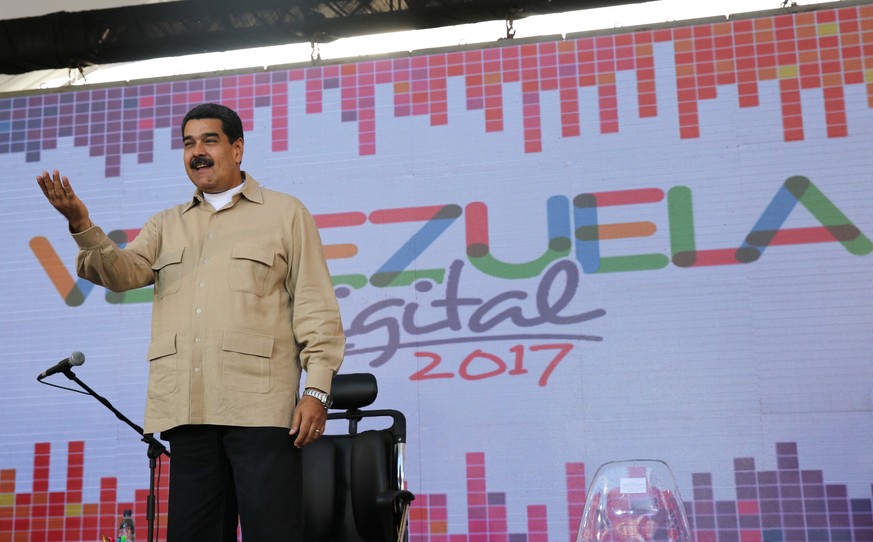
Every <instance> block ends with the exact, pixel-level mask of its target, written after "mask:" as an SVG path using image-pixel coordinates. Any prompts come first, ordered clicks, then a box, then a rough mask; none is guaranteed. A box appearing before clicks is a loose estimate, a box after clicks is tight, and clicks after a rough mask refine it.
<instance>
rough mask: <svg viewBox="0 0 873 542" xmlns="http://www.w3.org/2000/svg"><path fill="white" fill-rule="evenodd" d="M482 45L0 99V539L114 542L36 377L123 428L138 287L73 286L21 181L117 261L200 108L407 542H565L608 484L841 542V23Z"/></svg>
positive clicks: (114, 517)
mask: <svg viewBox="0 0 873 542" xmlns="http://www.w3.org/2000/svg"><path fill="white" fill-rule="evenodd" d="M499 45H500V46H494V47H485V48H475V49H470V50H460V51H454V50H452V51H445V52H436V53H433V54H427V55H419V56H410V57H398V58H390V59H378V60H361V61H358V62H349V63H344V64H339V65H312V66H306V67H294V68H290V69H284V70H278V71H269V72H258V73H250V74H229V75H220V74H216V75H214V76H209V77H205V78H189V79H183V80H176V81H169V82H148V83H143V84H129V85H125V86H118V87H109V88H94V89H88V90H69V91H63V92H52V93H42V94H35V95H29V96H20V97H11V98H3V99H0V157H2V158H0V159H2V163H3V175H4V179H5V181H4V187H6V190H7V192H6V196H5V197H4V198H3V200H2V203H0V206H2V215H0V216H2V217H3V227H2V228H0V239H2V246H3V247H4V249H5V252H6V261H5V264H4V265H3V266H2V267H0V295H2V299H3V303H2V305H0V315H2V322H3V325H2V326H0V336H2V338H3V340H2V344H3V345H4V349H3V351H2V353H0V362H2V364H0V367H2V369H0V370H2V380H0V381H2V387H3V388H2V390H3V393H2V394H0V405H2V408H3V412H4V413H5V415H4V416H3V417H2V419H0V435H2V436H0V439H2V447H0V542H5V541H19V540H34V541H36V540H87V541H92V540H98V539H99V535H100V533H101V532H102V533H106V534H110V533H111V532H112V531H114V529H115V525H117V522H118V518H119V516H120V514H121V511H122V510H124V509H132V510H134V518H135V520H136V522H137V524H138V525H141V526H142V527H141V528H144V526H145V499H144V494H145V491H146V488H147V487H148V461H147V458H146V450H145V447H144V445H143V444H142V443H141V442H139V439H138V438H137V436H136V434H135V433H134V432H133V431H131V430H130V429H128V428H127V427H126V426H123V425H121V424H120V423H119V422H118V421H117V420H116V419H115V418H114V416H112V414H111V413H109V412H108V411H107V410H106V409H104V408H103V407H102V406H101V405H99V404H98V403H97V402H96V401H94V400H93V399H91V398H88V397H85V396H81V395H74V394H72V393H68V392H63V391H61V390H58V389H54V388H49V387H45V386H41V385H39V384H38V383H37V382H36V381H35V376H36V375H38V374H39V373H40V372H42V371H43V370H44V369H45V368H46V367H49V366H51V365H53V364H54V363H55V362H57V361H58V360H60V359H62V358H64V357H67V356H68V355H69V354H70V353H71V352H72V351H74V350H78V351H82V352H84V353H85V355H86V358H87V361H86V363H85V364H84V365H83V366H81V367H78V368H77V369H76V374H77V375H78V376H79V377H80V378H81V379H82V380H83V381H85V382H86V383H87V384H88V385H90V386H91V387H92V388H94V389H95V390H97V391H98V392H99V393H101V394H102V395H104V396H106V397H107V398H108V399H109V400H110V401H112V402H113V403H114V404H115V405H116V406H117V407H118V408H119V409H120V410H121V411H122V412H124V413H126V414H127V415H128V416H130V417H131V418H133V419H134V421H138V422H141V419H142V413H143V410H144V402H145V384H146V374H147V371H148V366H147V361H146V359H145V353H146V349H147V346H148V343H149V336H150V316H151V299H152V290H151V288H143V289H140V290H136V291H131V292H124V293H112V292H108V291H106V290H104V289H103V288H100V287H95V286H93V285H91V284H89V283H87V282H85V281H83V280H81V279H78V278H77V277H76V276H75V266H74V262H75V254H76V246H75V243H74V242H73V241H72V240H71V238H70V236H69V234H68V232H67V230H66V224H65V223H64V221H63V219H62V218H61V217H60V216H59V215H58V214H57V213H56V212H55V211H54V210H52V209H51V207H50V206H49V205H48V203H47V202H45V201H44V198H43V196H42V194H41V193H40V191H39V188H38V187H37V185H36V182H35V177H36V175H37V174H39V173H40V172H41V171H43V170H51V169H54V168H57V169H60V170H61V171H62V173H63V174H65V175H67V176H69V177H70V179H71V180H72V182H73V184H74V186H75V187H76V190H77V192H78V193H79V195H80V196H81V197H82V198H83V200H85V201H86V203H88V205H89V208H90V211H91V216H92V218H93V220H94V222H95V223H97V224H99V225H100V226H102V227H103V229H104V230H105V231H107V232H110V234H109V235H110V237H112V238H113V240H115V241H116V242H117V243H118V244H119V245H122V246H123V245H124V244H126V243H127V242H129V241H130V240H132V239H133V238H135V236H136V235H137V233H138V231H139V228H140V227H141V226H142V225H143V224H144V223H145V222H146V220H147V219H148V218H149V217H150V216H151V215H152V214H154V213H156V212H158V211H159V210H161V209H164V208H166V207H169V206H172V205H176V204H178V203H181V202H184V201H186V200H187V199H188V198H190V197H191V193H192V191H193V186H192V185H191V184H190V182H189V181H188V180H187V178H186V177H185V174H184V169H183V164H182V153H181V134H180V120H181V118H182V116H183V115H184V114H185V112H187V110H188V109H189V108H190V107H191V106H192V105H194V104H197V103H200V102H204V101H214V102H221V103H224V104H226V105H228V106H230V107H233V108H235V109H236V110H237V111H238V112H239V113H240V115H241V116H242V118H243V121H244V125H245V129H246V149H245V158H244V161H243V167H244V169H246V170H247V171H248V172H249V173H251V174H252V175H253V176H254V177H255V178H257V179H258V180H259V181H260V182H262V183H264V184H266V185H267V186H268V187H270V188H274V189H277V190H280V191H284V192H288V193H291V194H294V195H296V196H298V197H299V198H300V199H301V200H303V201H304V202H305V203H306V205H307V206H308V207H309V209H310V210H311V211H312V213H313V215H314V216H315V218H316V221H317V223H318V225H319V227H320V230H321V234H322V239H323V241H324V245H325V255H326V257H327V258H328V263H329V266H330V270H331V273H332V277H333V280H334V284H335V288H336V293H337V295H338V297H339V299H340V304H341V307H342V312H343V319H344V325H345V328H346V333H347V335H348V347H347V351H346V361H345V365H344V366H343V371H344V372H372V373H374V374H375V375H376V377H377V378H378V380H379V384H380V397H379V399H378V401H377V403H376V406H377V407H381V408H396V409H399V410H402V411H403V412H405V413H406V415H407V417H408V418H409V421H410V431H409V447H408V454H409V455H408V457H407V468H408V475H409V487H410V489H411V490H413V491H414V492H415V493H416V494H417V499H416V501H415V506H414V512H413V520H412V524H411V529H412V538H413V540H414V542H547V541H549V540H552V541H554V540H559V541H560V540H573V539H574V537H575V533H576V530H577V529H578V526H579V520H580V518H581V515H582V506H583V504H584V500H585V495H586V490H587V488H586V479H587V478H586V476H588V477H590V476H593V473H594V470H595V469H596V468H597V466H598V465H600V464H602V463H605V462H607V461H612V460H618V459H630V458H652V459H660V460H664V461H666V462H667V463H668V464H669V465H671V467H672V468H673V470H674V472H675V474H676V477H677V480H678V483H679V485H680V491H681V493H682V496H683V497H684V500H685V505H686V508H687V510H688V512H689V519H690V521H691V523H692V527H693V529H694V531H695V534H696V539H697V541H698V542H716V541H719V542H789V541H798V542H801V541H802V542H814V541H816V542H817V541H851V542H862V541H869V540H873V513H871V497H873V493H871V489H873V431H871V430H870V428H871V427H873V392H871V390H873V349H871V345H873V288H871V279H873V255H871V252H873V242H871V235H873V183H871V182H870V181H871V179H870V172H871V171H873V153H871V152H870V149H871V145H873V5H870V4H869V3H866V2H864V3H859V4H852V5H846V6H841V7H837V8H831V7H827V6H823V7H822V8H821V9H814V10H804V11H796V12H789V11H786V12H783V13H765V14H761V15H759V16H754V17H745V18H743V17H737V18H733V19H730V20H725V21H704V22H700V23H699V24H688V25H681V24H679V25H673V26H665V27H659V28H654V29H638V30H634V31H624V32H619V31H617V32H615V33H605V34H600V35H581V36H568V37H567V38H565V39H563V40H561V41H543V42H538V43H532V42H522V43H513V42H512V41H505V42H501V43H500V44H499ZM205 370H208V368H206V369H205ZM47 381H52V382H53V383H60V384H65V383H66V380H65V379H63V378H62V377H59V376H55V377H51V378H50V379H47ZM168 469H169V467H168V466H167V464H166V462H165V464H164V465H163V469H162V472H161V481H162V487H163V490H164V491H162V493H161V498H162V502H163V499H165V497H166V492H165V489H166V479H167V473H168ZM165 509H166V508H165V504H162V510H165ZM164 524H165V518H164V519H162V526H161V528H160V529H159V532H160V533H163V525H164Z"/></svg>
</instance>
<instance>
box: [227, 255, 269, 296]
mask: <svg viewBox="0 0 873 542" xmlns="http://www.w3.org/2000/svg"><path fill="white" fill-rule="evenodd" d="M230 257H231V262H230V274H229V278H228V280H229V281H230V284H229V286H230V288H231V290H234V291H236V292H243V293H247V294H255V295H256V296H259V297H260V296H263V295H264V292H265V291H266V289H267V280H268V277H269V276H270V271H271V270H272V267H273V260H274V258H275V257H276V253H275V252H274V251H273V250H271V249H269V248H267V247H265V246H261V245H252V244H247V243H237V244H236V245H235V246H234V247H233V252H232V253H231V256H230Z"/></svg>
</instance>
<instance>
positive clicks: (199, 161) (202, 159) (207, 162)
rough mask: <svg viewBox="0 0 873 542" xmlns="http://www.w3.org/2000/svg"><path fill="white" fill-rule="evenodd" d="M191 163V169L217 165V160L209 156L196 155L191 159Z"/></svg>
mask: <svg viewBox="0 0 873 542" xmlns="http://www.w3.org/2000/svg"><path fill="white" fill-rule="evenodd" d="M189 165H190V166H191V169H195V168H198V167H200V166H206V167H212V166H213V165H215V161H214V160H212V158H209V157H208V156H195V157H194V158H192V159H191V162H190V164H189Z"/></svg>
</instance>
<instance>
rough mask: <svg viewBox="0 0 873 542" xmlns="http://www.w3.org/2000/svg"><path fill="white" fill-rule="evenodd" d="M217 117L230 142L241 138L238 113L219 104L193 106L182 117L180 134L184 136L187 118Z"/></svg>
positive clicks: (241, 131) (241, 130)
mask: <svg viewBox="0 0 873 542" xmlns="http://www.w3.org/2000/svg"><path fill="white" fill-rule="evenodd" d="M200 119H218V120H220V121H221V129H222V131H223V132H224V135H226V136H227V139H229V140H230V142H231V143H233V142H234V141H236V140H237V139H243V126H242V121H241V120H240V118H239V115H237V114H236V111H234V110H233V109H231V108H229V107H226V106H223V105H220V104H200V105H197V106H194V108H193V109H191V111H188V114H186V115H185V118H184V119H182V136H183V137H184V136H185V125H186V124H188V121H189V120H200Z"/></svg>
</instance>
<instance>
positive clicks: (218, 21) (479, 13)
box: [0, 0, 648, 75]
mask: <svg viewBox="0 0 873 542" xmlns="http://www.w3.org/2000/svg"><path fill="white" fill-rule="evenodd" d="M645 1H648V0H533V1H517V0H492V1H474V0H332V1H317V0H247V1H241V0H184V1H177V2H163V3H152V4H146V5H135V6H125V7H115V8H108V9H98V10H91V11H79V12H57V13H50V14H47V15H41V16H35V17H23V18H18V19H7V20H2V21H0V74H10V75H13V74H21V73H27V72H31V71H36V70H44V69H50V68H67V69H82V68H84V67H87V66H90V65H99V64H110V63H116V62H129V61H136V60H145V59H149V58H159V57H170V56H181V55H189V54H198V53H208V52H218V51H229V50H234V49H246V48H252V47H264V46H271V45H281V44H287V43H300V42H310V41H314V42H318V43H327V42H329V41H333V40H335V39H338V38H343V37H353V36H360V35H366V34H376V33H381V32H394V31H401V30H421V29H426V28H436V27H442V26H450V25H457V24H467V23H477V22H482V21H491V20H504V19H511V20H515V19H520V18H523V17H527V16H531V15H544V14H552V13H561V12H565V11H572V10H581V9H588V8H598V7H608V6H615V5H623V4H634V3H642V2H645Z"/></svg>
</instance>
